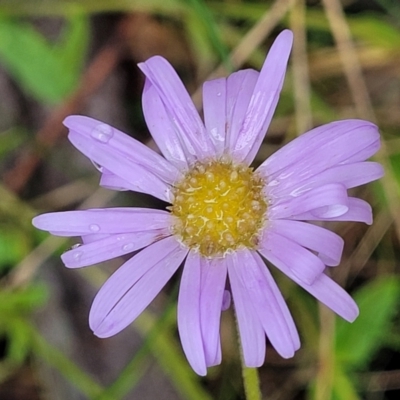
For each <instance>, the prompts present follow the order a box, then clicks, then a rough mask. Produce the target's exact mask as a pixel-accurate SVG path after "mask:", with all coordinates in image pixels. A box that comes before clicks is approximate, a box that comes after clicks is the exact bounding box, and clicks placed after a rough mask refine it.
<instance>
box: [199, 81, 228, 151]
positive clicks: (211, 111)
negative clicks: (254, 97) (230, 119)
mask: <svg viewBox="0 0 400 400" xmlns="http://www.w3.org/2000/svg"><path fill="white" fill-rule="evenodd" d="M203 111H204V123H205V126H206V130H207V133H208V134H209V136H210V138H211V140H212V142H213V144H214V148H215V153H216V156H221V155H222V153H223V152H224V148H225V134H226V133H225V131H226V123H227V121H226V79H225V78H220V79H214V80H212V81H207V82H205V83H204V85H203Z"/></svg>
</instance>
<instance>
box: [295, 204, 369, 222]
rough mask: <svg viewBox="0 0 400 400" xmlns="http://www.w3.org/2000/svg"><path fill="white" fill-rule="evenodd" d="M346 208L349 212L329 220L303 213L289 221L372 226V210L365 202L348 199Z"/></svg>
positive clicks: (310, 213)
mask: <svg viewBox="0 0 400 400" xmlns="http://www.w3.org/2000/svg"><path fill="white" fill-rule="evenodd" d="M348 207H349V210H348V211H347V212H346V213H344V214H342V215H339V216H337V217H330V218H329V217H324V216H317V215H314V214H313V213H312V212H305V213H301V214H298V215H295V216H293V217H291V219H294V220H301V221H354V222H364V223H366V224H368V225H371V224H372V208H371V206H370V205H369V204H368V203H367V202H366V201H365V200H362V199H357V198H355V197H349V198H348Z"/></svg>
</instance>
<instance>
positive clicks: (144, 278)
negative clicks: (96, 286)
mask: <svg viewBox="0 0 400 400" xmlns="http://www.w3.org/2000/svg"><path fill="white" fill-rule="evenodd" d="M186 254H187V249H184V248H182V247H181V246H180V244H179V243H178V242H177V241H176V239H175V237H173V236H170V237H168V238H166V239H163V240H161V241H159V242H156V243H154V244H152V245H151V246H148V247H146V248H145V249H144V250H142V251H141V252H140V253H139V254H137V255H136V256H134V257H133V258H131V259H130V260H129V261H127V262H126V263H125V264H124V265H122V267H120V268H119V269H118V270H117V271H116V272H114V274H113V275H112V276H111V277H110V278H109V279H108V280H107V282H106V283H105V284H104V285H103V287H102V288H101V289H100V291H99V292H98V293H97V296H96V297H95V299H94V301H93V304H92V308H91V310H90V315H89V325H90V327H91V329H92V330H93V332H94V334H95V335H96V336H98V337H101V338H105V337H110V336H112V335H115V334H117V333H118V332H120V331H121V330H122V329H124V328H126V327H127V326H128V325H129V324H130V323H131V322H133V321H134V320H135V318H136V317H137V316H138V315H139V314H140V313H141V312H142V311H143V310H144V309H145V308H146V307H147V306H148V304H149V303H150V302H151V301H152V300H153V299H154V297H156V295H157V294H158V293H159V292H160V290H161V289H162V288H163V287H164V285H165V284H166V283H167V281H168V280H169V279H170V278H171V276H172V275H173V274H174V272H175V271H176V270H177V269H178V267H179V265H180V264H181V263H182V261H183V260H184V258H185V257H186Z"/></svg>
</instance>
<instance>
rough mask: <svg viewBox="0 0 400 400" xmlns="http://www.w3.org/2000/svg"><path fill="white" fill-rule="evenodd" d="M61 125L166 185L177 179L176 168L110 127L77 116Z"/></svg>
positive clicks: (147, 148)
mask: <svg viewBox="0 0 400 400" xmlns="http://www.w3.org/2000/svg"><path fill="white" fill-rule="evenodd" d="M64 125H65V126H66V127H67V128H69V129H70V130H71V131H74V132H76V133H77V134H79V135H81V136H82V137H84V138H86V139H87V141H86V143H89V144H90V143H92V145H93V146H94V145H96V144H99V143H100V144H102V145H104V147H107V151H109V152H111V153H112V154H115V157H116V158H118V157H124V158H126V159H128V160H130V161H131V162H133V163H135V164H137V165H140V166H141V167H142V168H144V169H146V170H147V171H150V172H151V173H153V174H154V175H156V176H157V177H159V178H160V179H162V180H163V181H165V182H167V183H170V184H171V183H173V182H175V181H176V180H177V179H178V178H179V177H180V176H181V174H180V172H179V170H178V169H177V168H176V167H174V166H173V165H172V164H171V163H169V162H168V161H167V160H165V159H164V158H163V157H161V156H160V155H159V154H157V153H156V152H155V151H153V150H151V149H150V148H149V147H147V146H145V145H144V144H143V143H140V142H139V141H137V140H136V139H134V138H132V137H130V136H128V135H126V134H125V133H123V132H121V131H120V130H118V129H116V128H113V127H111V126H110V125H107V124H104V123H102V122H100V121H97V120H95V119H93V118H89V117H84V116H81V115H71V116H69V117H67V118H66V119H65V120H64ZM89 147H90V146H89ZM84 154H85V155H86V153H84ZM89 158H90V157H89ZM95 161H96V160H95ZM100 165H102V164H100ZM102 166H104V165H102Z"/></svg>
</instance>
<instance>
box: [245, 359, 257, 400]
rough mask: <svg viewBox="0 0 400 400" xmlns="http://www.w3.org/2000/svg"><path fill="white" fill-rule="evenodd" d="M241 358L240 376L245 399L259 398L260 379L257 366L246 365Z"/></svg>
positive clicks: (255, 399)
mask: <svg viewBox="0 0 400 400" xmlns="http://www.w3.org/2000/svg"><path fill="white" fill-rule="evenodd" d="M241 358H242V376H243V384H244V392H245V395H246V400H261V391H260V379H259V377H258V370H257V368H249V367H246V366H245V365H244V363H243V357H241Z"/></svg>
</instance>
